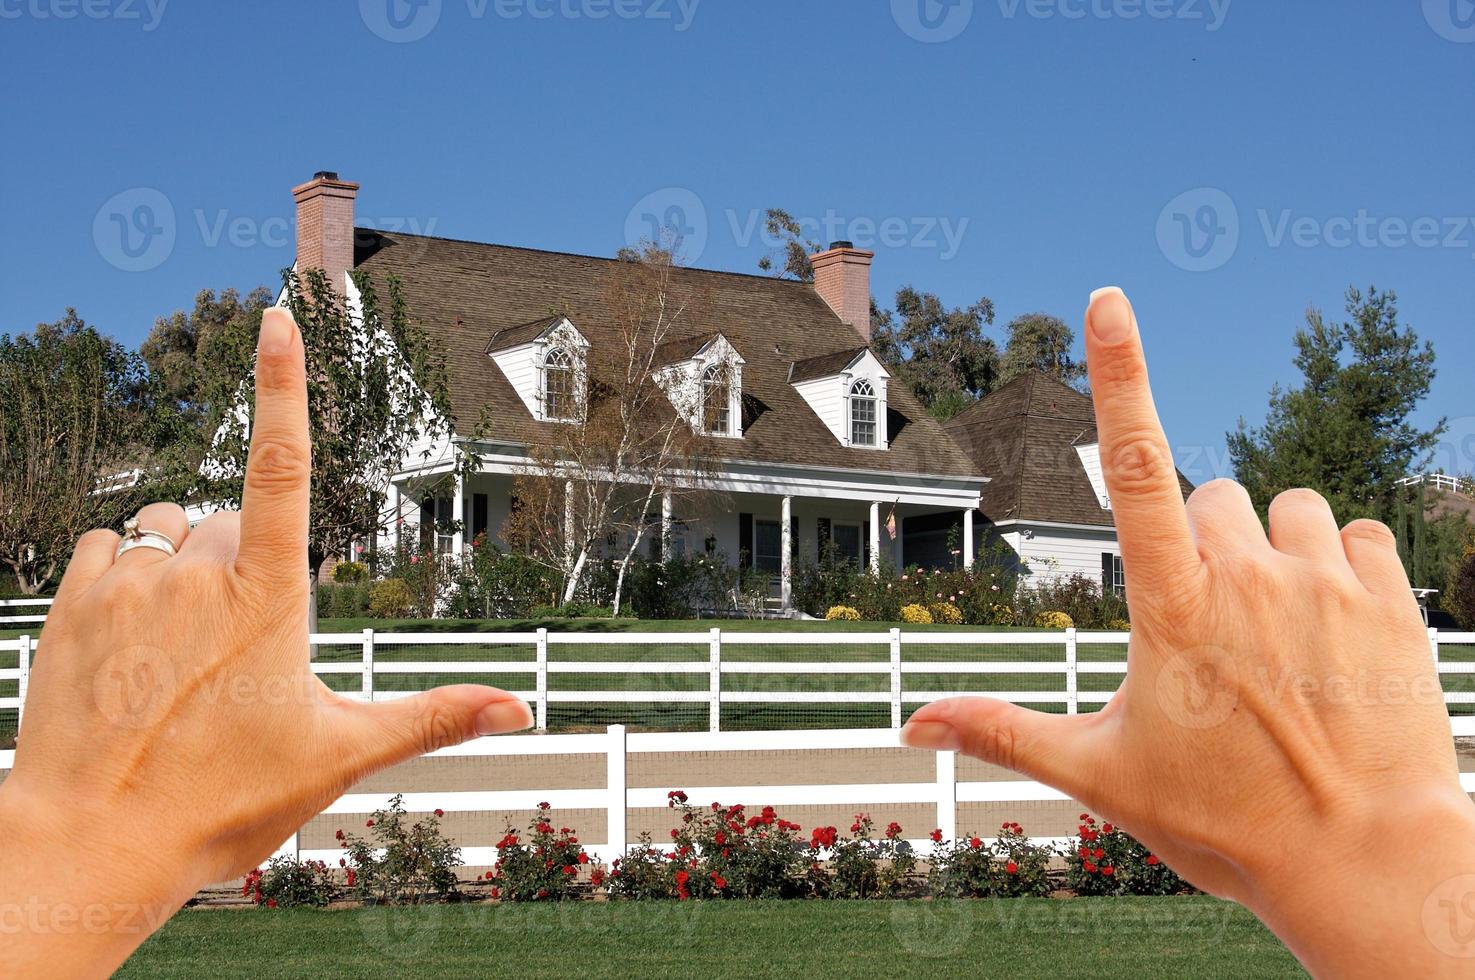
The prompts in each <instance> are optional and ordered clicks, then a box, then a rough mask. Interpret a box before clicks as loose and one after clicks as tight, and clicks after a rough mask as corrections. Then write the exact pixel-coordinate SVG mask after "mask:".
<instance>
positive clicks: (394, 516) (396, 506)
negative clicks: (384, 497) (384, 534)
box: [389, 480, 405, 554]
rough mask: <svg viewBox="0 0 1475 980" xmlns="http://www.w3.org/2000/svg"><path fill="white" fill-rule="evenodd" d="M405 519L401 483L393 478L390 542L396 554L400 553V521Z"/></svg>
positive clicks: (390, 491) (390, 500) (390, 508)
mask: <svg viewBox="0 0 1475 980" xmlns="http://www.w3.org/2000/svg"><path fill="white" fill-rule="evenodd" d="M404 519H405V505H404V501H403V500H401V499H400V495H399V484H398V483H395V482H394V481H393V480H390V481H389V535H390V537H389V543H390V545H391V546H392V547H393V548H394V552H395V554H399V548H400V531H401V528H400V521H402V520H404Z"/></svg>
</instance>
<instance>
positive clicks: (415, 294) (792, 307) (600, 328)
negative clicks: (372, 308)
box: [355, 229, 980, 477]
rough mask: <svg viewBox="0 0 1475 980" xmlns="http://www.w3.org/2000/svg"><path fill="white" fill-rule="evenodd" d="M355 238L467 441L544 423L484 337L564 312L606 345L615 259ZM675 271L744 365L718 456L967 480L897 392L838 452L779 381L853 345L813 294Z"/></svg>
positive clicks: (958, 460) (962, 458)
mask: <svg viewBox="0 0 1475 980" xmlns="http://www.w3.org/2000/svg"><path fill="white" fill-rule="evenodd" d="M358 238H359V241H360V242H361V247H360V248H359V250H358V252H357V254H356V256H355V258H356V267H357V268H358V269H360V270H362V271H363V272H366V273H367V274H369V276H370V277H371V278H373V279H376V280H382V278H383V277H384V276H386V275H389V274H394V275H396V276H398V277H399V278H400V279H401V280H402V281H403V284H404V290H405V299H406V301H407V303H408V305H409V308H410V310H411V311H412V313H413V314H414V316H415V317H416V318H417V319H419V320H420V321H421V322H422V323H423V324H424V325H425V327H426V329H427V330H428V331H429V332H430V334H431V336H432V337H433V338H434V339H435V340H436V342H437V343H438V344H439V345H440V347H441V348H442V350H443V351H444V353H445V356H446V366H447V374H448V381H449V388H450V396H451V411H452V413H453V415H454V416H455V419H456V422H457V431H458V432H459V433H460V434H462V435H471V434H473V433H474V432H475V430H476V428H477V425H478V421H479V420H480V419H482V417H483V409H486V410H487V414H486V418H487V421H488V423H489V427H488V428H487V429H486V430H484V434H485V435H486V436H487V437H489V438H494V439H502V440H506V441H508V442H512V443H519V444H525V443H528V442H530V441H533V440H535V439H537V438H538V437H539V436H540V435H542V434H545V433H540V429H542V428H543V427H545V426H549V425H553V424H556V423H544V422H537V421H534V420H533V418H532V416H531V415H530V414H529V413H528V410H527V408H526V407H525V406H524V405H523V402H522V400H521V399H520V398H518V396H517V393H516V392H515V391H514V390H513V388H512V385H511V384H510V383H509V382H508V380H507V378H506V377H505V376H504V375H503V374H502V372H501V370H500V369H499V368H498V367H497V365H496V364H495V362H493V360H492V359H491V358H490V357H489V356H487V345H488V343H489V342H490V341H491V338H492V337H494V336H501V337H502V338H503V339H505V338H506V336H507V331H509V330H511V329H512V328H528V329H531V327H532V325H533V324H537V323H539V322H541V321H545V320H546V319H547V317H548V313H549V310H552V309H557V310H564V311H566V312H567V315H568V317H569V319H570V320H572V321H573V323H574V324H575V326H577V327H578V329H579V332H580V333H582V334H583V335H584V336H585V337H586V338H587V339H588V340H589V342H590V345H591V350H592V351H593V352H595V354H596V355H597V354H598V352H599V351H600V350H601V349H603V350H612V349H613V347H614V345H613V343H611V341H612V340H613V338H614V336H615V329H616V328H615V326H614V323H613V322H612V316H611V314H610V311H609V309H608V302H607V295H608V293H607V289H608V287H609V284H610V280H611V275H612V274H613V273H614V272H615V271H616V269H617V267H618V266H619V264H620V263H618V262H617V261H616V260H613V259H601V258H592V257H589V256H583V255H569V254H565V253H561V252H543V251H537V250H534V249H526V248H514V247H510V246H505V245H484V244H479V243H475V242H463V241H454V240H451V239H444V238H428V237H424V236H418V235H406V234H401V233H399V232H380V231H373V230H369V229H360V230H359V231H358ZM675 275H676V277H677V279H678V282H680V283H681V284H683V285H685V286H689V287H690V288H693V289H697V290H700V291H701V292H702V293H703V295H704V298H705V300H704V303H703V310H704V315H703V317H702V323H701V324H700V325H701V327H702V329H703V333H702V335H701V336H702V337H703V338H706V337H710V336H711V335H712V334H715V333H721V334H722V335H723V336H725V337H726V338H727V339H728V341H729V342H731V343H732V345H733V347H734V348H736V349H737V350H738V351H739V352H740V353H741V354H742V356H743V358H744V360H745V361H746V366H745V367H744V369H743V401H744V411H743V415H744V423H745V428H744V432H743V438H742V439H734V440H731V441H730V442H726V443H724V444H723V446H722V452H723V455H724V456H725V457H727V458H731V459H737V460H750V461H757V462H774V463H789V464H799V465H814V464H816V463H820V464H823V465H825V466H830V467H842V468H845V467H848V468H853V469H856V470H865V471H871V472H875V471H878V470H879V471H888V472H897V473H930V474H936V475H939V476H952V477H970V476H977V475H980V471H979V470H978V468H977V467H976V466H975V465H974V464H973V463H972V462H971V461H970V460H969V459H968V457H967V456H966V455H965V454H964V453H963V452H962V451H961V450H960V449H959V448H958V447H957V446H956V445H954V444H953V442H952V441H951V440H949V439H948V438H947V435H946V434H945V433H944V432H943V430H942V427H941V425H939V424H938V423H937V422H936V421H935V420H933V419H932V418H930V417H929V416H928V415H927V413H926V411H925V410H924V409H923V408H922V406H921V405H920V404H919V403H918V402H917V400H916V398H915V397H913V395H912V394H911V392H910V391H907V390H905V386H904V385H893V386H891V388H890V391H889V392H888V405H889V408H890V412H889V413H888V414H889V416H890V418H889V419H888V429H889V431H890V438H891V443H890V448H889V449H888V450H887V451H885V452H876V451H875V450H869V449H850V448H847V447H844V446H842V445H840V444H839V442H838V440H836V439H835V437H834V435H833V434H831V432H830V431H829V429H828V428H826V426H825V424H824V423H823V422H822V421H821V420H820V419H819V417H818V416H816V415H815V414H814V412H813V411H812V410H811V409H810V408H809V406H808V404H806V403H805V401H804V399H803V398H802V397H801V396H800V395H799V393H798V392H796V391H795V390H794V388H793V387H792V385H791V384H790V383H789V380H788V379H789V368H790V365H791V364H792V363H793V362H795V361H803V360H807V359H810V358H817V357H821V356H825V355H829V356H839V355H841V354H847V355H848V354H849V353H851V352H853V351H855V349H856V340H857V339H858V338H857V336H856V333H855V331H854V329H853V328H851V327H850V326H848V325H846V324H845V323H843V322H841V320H840V319H839V317H837V316H836V315H835V314H834V312H833V311H832V310H831V309H830V308H829V306H827V305H826V304H825V302H824V300H822V299H820V297H819V294H818V293H816V292H815V291H814V289H813V287H812V286H810V285H808V284H805V283H799V282H793V281H789V280H783V279H776V278H772V277H767V276H753V275H743V274H740V273H730V272H710V271H705V270H698V269H680V270H677V271H676V273H675ZM694 326H695V324H694ZM693 339H695V338H693Z"/></svg>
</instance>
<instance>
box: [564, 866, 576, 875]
mask: <svg viewBox="0 0 1475 980" xmlns="http://www.w3.org/2000/svg"><path fill="white" fill-rule="evenodd" d="M563 873H564V874H566V875H572V874H578V871H576V870H575V869H574V866H573V865H572V864H565V865H564V866H563Z"/></svg>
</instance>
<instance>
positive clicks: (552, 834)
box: [488, 803, 593, 902]
mask: <svg viewBox="0 0 1475 980" xmlns="http://www.w3.org/2000/svg"><path fill="white" fill-rule="evenodd" d="M591 863H592V862H591V860H590V858H589V855H588V853H587V852H586V851H585V850H584V849H583V848H582V847H580V846H579V838H578V837H577V836H576V835H575V833H574V831H573V829H572V828H570V827H559V828H558V829H556V830H555V829H554V827H553V820H552V811H551V809H550V808H549V806H548V804H547V803H540V804H538V810H537V812H536V813H535V814H534V815H533V819H532V821H531V822H530V823H529V824H528V827H527V839H526V840H524V839H523V838H522V836H521V835H519V833H518V831H517V830H516V829H514V828H513V827H512V826H511V825H508V827H507V832H506V834H505V835H504V836H503V837H502V839H501V840H500V841H498V842H497V863H496V864H495V865H494V866H493V867H492V870H491V872H490V873H489V875H488V879H489V880H490V881H491V883H492V892H491V894H492V897H493V898H501V899H504V900H506V901H510V902H538V901H561V900H563V899H566V898H572V897H573V896H574V894H575V890H576V886H577V885H578V884H579V878H580V872H582V871H583V870H584V869H585V868H586V867H587V866H589V865H590V864H591ZM590 870H591V871H592V870H593V869H592V868H591V869H590Z"/></svg>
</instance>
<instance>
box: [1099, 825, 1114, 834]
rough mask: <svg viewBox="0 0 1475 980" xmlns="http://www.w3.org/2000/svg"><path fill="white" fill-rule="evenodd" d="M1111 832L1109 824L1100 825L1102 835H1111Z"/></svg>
mask: <svg viewBox="0 0 1475 980" xmlns="http://www.w3.org/2000/svg"><path fill="white" fill-rule="evenodd" d="M1111 830H1112V827H1111V824H1109V823H1104V824H1102V825H1101V832H1102V833H1103V834H1109V833H1111Z"/></svg>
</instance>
